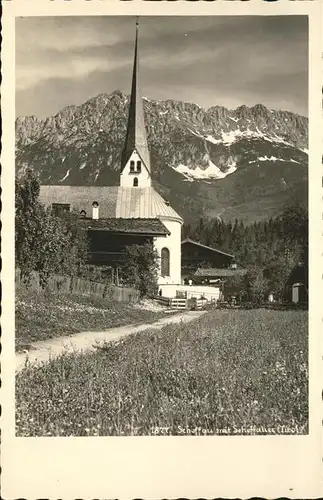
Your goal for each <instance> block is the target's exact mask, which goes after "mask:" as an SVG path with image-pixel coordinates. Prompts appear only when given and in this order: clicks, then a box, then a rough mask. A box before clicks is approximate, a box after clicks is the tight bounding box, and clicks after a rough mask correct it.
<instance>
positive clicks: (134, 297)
mask: <svg viewBox="0 0 323 500" xmlns="http://www.w3.org/2000/svg"><path fill="white" fill-rule="evenodd" d="M15 285H16V289H23V288H24V289H28V290H32V291H34V292H36V293H42V292H43V291H45V290H46V291H49V292H53V293H57V294H74V295H91V296H95V297H99V298H109V299H111V300H115V301H117V302H138V301H139V299H140V295H139V292H138V290H135V289H134V288H129V287H121V286H116V285H112V284H105V283H96V282H94V281H90V280H86V279H82V278H73V277H71V276H60V275H53V276H50V278H49V279H48V281H47V282H46V285H45V286H44V287H42V286H41V280H40V276H39V274H38V273H37V272H35V271H34V272H32V273H31V276H30V280H29V281H28V284H26V283H25V282H24V281H22V279H21V273H20V269H16V271H15Z"/></svg>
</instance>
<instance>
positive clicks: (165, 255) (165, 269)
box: [160, 247, 170, 276]
mask: <svg viewBox="0 0 323 500" xmlns="http://www.w3.org/2000/svg"><path fill="white" fill-rule="evenodd" d="M169 261H170V252H169V250H168V248H166V247H164V248H162V251H161V266H160V267H161V275H162V276H169V267H170V266H169Z"/></svg>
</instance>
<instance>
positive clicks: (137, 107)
mask: <svg viewBox="0 0 323 500" xmlns="http://www.w3.org/2000/svg"><path fill="white" fill-rule="evenodd" d="M138 31H139V21H138V18H137V19H136V40H135V53H134V63H133V73H132V86H131V97H130V103H129V115H128V126H127V135H126V142H125V146H124V150H123V153H122V160H121V171H122V170H123V169H124V167H125V166H126V164H127V162H128V161H129V158H130V156H131V155H132V153H133V152H134V150H136V151H137V153H138V154H139V156H140V158H141V160H142V162H143V164H144V165H145V167H146V168H147V170H148V172H150V155H149V150H148V143H147V135H146V128H145V120H144V110H143V102H142V96H141V92H140V83H139V54H138Z"/></svg>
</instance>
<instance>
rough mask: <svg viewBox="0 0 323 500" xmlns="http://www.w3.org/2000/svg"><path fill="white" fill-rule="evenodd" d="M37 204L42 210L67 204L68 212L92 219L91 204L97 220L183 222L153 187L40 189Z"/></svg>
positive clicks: (44, 187)
mask: <svg viewBox="0 0 323 500" xmlns="http://www.w3.org/2000/svg"><path fill="white" fill-rule="evenodd" d="M39 201H40V202H41V203H43V204H44V205H45V206H46V207H48V206H51V205H52V203H67V204H70V209H71V211H76V212H80V211H81V210H85V212H86V215H87V216H91V215H92V203H93V202H94V201H96V202H98V204H99V218H100V219H101V218H102V219H107V218H108V219H109V218H117V219H118V218H123V219H160V220H163V219H175V220H177V221H179V222H183V219H182V218H181V217H180V216H179V215H178V213H177V212H175V210H174V209H173V208H172V207H171V206H170V205H168V204H167V203H166V202H165V200H164V199H163V198H162V197H161V196H160V195H159V194H158V193H157V192H156V191H155V190H154V188H153V187H146V188H139V187H135V188H133V187H129V188H128V187H120V186H51V185H42V186H40V193H39Z"/></svg>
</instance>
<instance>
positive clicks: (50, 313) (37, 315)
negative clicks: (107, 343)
mask: <svg viewBox="0 0 323 500" xmlns="http://www.w3.org/2000/svg"><path fill="white" fill-rule="evenodd" d="M151 309H152V310H149V309H148V310H147V309H143V308H140V307H138V306H137V305H132V304H125V303H120V302H114V301H112V300H111V299H108V298H107V299H102V298H96V297H89V296H78V295H58V294H55V293H48V292H47V293H46V292H45V293H38V294H37V293H33V292H27V291H25V292H19V291H18V293H17V295H16V314H15V323H16V325H15V329H16V350H18V351H21V350H23V349H28V348H30V347H31V344H32V342H35V341H37V340H45V339H49V338H53V337H58V336H62V335H69V334H73V333H76V332H81V331H84V330H100V329H107V328H111V327H117V326H122V325H126V324H131V323H142V322H151V321H155V320H158V319H159V318H160V317H163V316H164V314H165V312H164V310H163V308H157V307H156V308H151Z"/></svg>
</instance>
